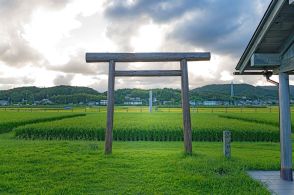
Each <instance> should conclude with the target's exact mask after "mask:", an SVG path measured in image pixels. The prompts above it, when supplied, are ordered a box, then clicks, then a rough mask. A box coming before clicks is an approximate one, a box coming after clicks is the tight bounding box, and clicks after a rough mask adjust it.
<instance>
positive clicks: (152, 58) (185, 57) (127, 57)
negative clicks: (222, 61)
mask: <svg viewBox="0 0 294 195" xmlns="http://www.w3.org/2000/svg"><path fill="white" fill-rule="evenodd" d="M208 60H210V53H209V52H188V53H178V52H173V53H171V52H168V53H162V52H161V53H86V62H109V73H108V91H107V100H108V103H107V123H106V131H105V149H104V150H105V154H111V153H112V130H113V115H114V83H115V77H119V76H123V77H133V76H144V77H150V76H154V77H159V76H181V91H182V109H183V130H184V148H185V153H187V154H192V130H191V116H190V104H189V80H188V67H187V61H208ZM176 61H178V62H180V70H140V71H119V70H115V63H116V62H176Z"/></svg>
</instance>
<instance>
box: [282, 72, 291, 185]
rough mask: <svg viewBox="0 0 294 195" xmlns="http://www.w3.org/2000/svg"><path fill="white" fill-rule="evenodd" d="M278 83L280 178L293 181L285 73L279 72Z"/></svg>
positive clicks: (286, 77) (286, 75)
mask: <svg viewBox="0 0 294 195" xmlns="http://www.w3.org/2000/svg"><path fill="white" fill-rule="evenodd" d="M279 83H280V84H279V103H280V147H281V148H280V149H281V170H280V176H281V178H282V179H284V180H287V181H293V175H292V142H291V111H290V92H289V75H288V74H287V73H283V72H280V73H279Z"/></svg>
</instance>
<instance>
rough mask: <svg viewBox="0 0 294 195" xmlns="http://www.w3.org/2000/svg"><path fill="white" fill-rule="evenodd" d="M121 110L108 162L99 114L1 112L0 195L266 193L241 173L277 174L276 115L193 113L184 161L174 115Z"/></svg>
mask: <svg viewBox="0 0 294 195" xmlns="http://www.w3.org/2000/svg"><path fill="white" fill-rule="evenodd" d="M119 109H121V110H122V109H123V108H119ZM124 109H126V108H124ZM250 109H251V108H250ZM121 110H119V111H116V112H115V115H114V116H115V118H114V119H115V120H114V132H113V138H114V140H115V141H114V142H113V154H112V155H104V142H103V139H104V129H105V124H106V112H105V111H102V110H100V111H99V110H96V111H95V110H92V111H91V112H90V111H89V110H87V112H85V111H83V110H80V111H77V110H75V111H72V112H70V111H67V110H66V111H53V110H51V111H43V112H42V111H40V110H39V111H30V110H25V109H23V110H20V111H16V110H10V111H8V110H6V111H4V110H3V111H0V121H1V122H0V127H1V129H2V131H1V133H0V159H1V162H0V194H270V193H269V192H268V191H267V189H266V188H264V187H263V186H262V185H261V184H260V183H258V182H256V181H254V180H252V179H251V178H250V177H249V176H248V175H247V173H246V171H247V170H279V160H280V157H279V143H278V142H279V130H278V123H277V122H278V113H277V112H264V111H262V110H257V111H256V112H255V111H252V110H248V112H245V110H242V113H241V112H237V111H236V112H235V113H229V112H216V111H215V110H214V111H213V112H210V111H207V112H199V111H198V112H197V111H195V112H194V111H192V112H191V118H192V129H193V140H194V141H193V155H192V156H187V155H185V154H184V152H183V150H184V146H183V142H182V137H183V135H182V115H181V112H180V111H175V110H174V111H173V110H168V109H167V110H165V111H156V112H154V113H147V112H146V111H144V110H142V112H141V110H133V111H131V110H128V111H125V110H124V111H121ZM7 124H10V125H7ZM223 130H230V131H232V136H233V142H232V158H231V159H226V158H224V157H223V154H222V143H221V140H222V131H223Z"/></svg>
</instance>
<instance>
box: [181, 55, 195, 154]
mask: <svg viewBox="0 0 294 195" xmlns="http://www.w3.org/2000/svg"><path fill="white" fill-rule="evenodd" d="M181 71H182V77H181V78H182V79H181V81H182V82H181V84H182V109H183V130H184V146H185V153H186V154H192V130H191V116H190V103H189V80H188V66H187V60H185V59H183V60H181Z"/></svg>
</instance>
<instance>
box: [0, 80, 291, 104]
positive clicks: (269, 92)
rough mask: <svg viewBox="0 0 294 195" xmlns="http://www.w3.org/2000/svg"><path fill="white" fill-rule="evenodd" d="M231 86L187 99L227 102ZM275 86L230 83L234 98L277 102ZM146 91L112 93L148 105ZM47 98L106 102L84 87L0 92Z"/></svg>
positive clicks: (161, 97) (171, 94)
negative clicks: (138, 100)
mask: <svg viewBox="0 0 294 195" xmlns="http://www.w3.org/2000/svg"><path fill="white" fill-rule="evenodd" d="M152 91H153V97H155V98H156V100H157V101H158V102H163V101H166V102H170V103H179V102H180V99H181V92H180V90H179V89H169V88H164V89H152ZM290 92H291V97H293V98H294V86H291V87H290ZM230 95H231V85H230V84H222V85H221V84H215V85H206V86H203V87H199V88H195V89H190V99H191V100H230ZM277 95H278V92H277V87H275V86H257V87H255V86H252V85H248V84H234V98H235V99H244V98H246V99H251V100H254V99H260V100H274V99H277ZM148 96H149V90H144V89H118V90H116V93H115V101H116V103H117V104H123V102H125V101H127V100H128V99H131V98H140V99H141V100H142V101H143V103H147V102H148ZM43 99H49V100H50V101H52V102H54V103H57V104H67V103H80V102H90V101H100V100H103V99H106V92H103V93H100V92H98V91H96V90H94V89H91V88H88V87H73V86H56V87H49V88H38V87H20V88H14V89H10V90H2V91H0V100H7V101H9V102H12V103H17V102H23V101H25V102H35V101H41V100H43Z"/></svg>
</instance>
